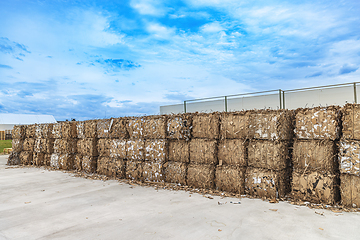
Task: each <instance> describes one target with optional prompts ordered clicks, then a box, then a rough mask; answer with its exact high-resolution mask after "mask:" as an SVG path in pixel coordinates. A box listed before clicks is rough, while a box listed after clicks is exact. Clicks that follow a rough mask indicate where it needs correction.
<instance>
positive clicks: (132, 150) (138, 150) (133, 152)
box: [126, 139, 145, 160]
mask: <svg viewBox="0 0 360 240" xmlns="http://www.w3.org/2000/svg"><path fill="white" fill-rule="evenodd" d="M144 148H145V141H144V140H140V139H139V140H129V141H127V142H126V155H127V159H133V160H144V158H145V156H144V155H145V154H144Z"/></svg>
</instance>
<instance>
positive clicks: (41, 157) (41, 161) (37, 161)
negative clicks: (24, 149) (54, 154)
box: [32, 152, 45, 166]
mask: <svg viewBox="0 0 360 240" xmlns="http://www.w3.org/2000/svg"><path fill="white" fill-rule="evenodd" d="M32 165H36V166H44V165H45V153H42V152H34V153H33V159H32Z"/></svg>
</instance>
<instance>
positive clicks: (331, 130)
mask: <svg viewBox="0 0 360 240" xmlns="http://www.w3.org/2000/svg"><path fill="white" fill-rule="evenodd" d="M340 116H341V114H340V110H339V107H336V106H330V107H327V108H324V107H323V108H322V107H317V108H312V109H308V108H305V109H299V110H297V112H296V117H295V120H296V124H295V136H296V138H298V139H329V140H336V139H338V138H339V137H340V124H339V120H340Z"/></svg>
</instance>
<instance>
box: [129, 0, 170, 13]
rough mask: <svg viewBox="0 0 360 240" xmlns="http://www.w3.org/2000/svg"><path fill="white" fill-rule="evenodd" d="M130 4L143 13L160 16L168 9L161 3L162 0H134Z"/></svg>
mask: <svg viewBox="0 0 360 240" xmlns="http://www.w3.org/2000/svg"><path fill="white" fill-rule="evenodd" d="M130 6H131V7H132V8H134V9H136V10H137V11H138V12H139V13H140V14H142V15H152V16H159V15H164V14H165V12H166V9H165V8H164V7H163V6H162V5H161V2H160V1H154V0H132V1H131V2H130Z"/></svg>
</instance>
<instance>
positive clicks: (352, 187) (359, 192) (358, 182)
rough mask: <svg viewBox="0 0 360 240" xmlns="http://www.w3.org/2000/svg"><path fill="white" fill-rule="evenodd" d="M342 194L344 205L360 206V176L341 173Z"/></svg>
mask: <svg viewBox="0 0 360 240" xmlns="http://www.w3.org/2000/svg"><path fill="white" fill-rule="evenodd" d="M340 194H341V204H342V205H344V206H346V207H353V208H360V177H359V176H355V175H352V174H340Z"/></svg>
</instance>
